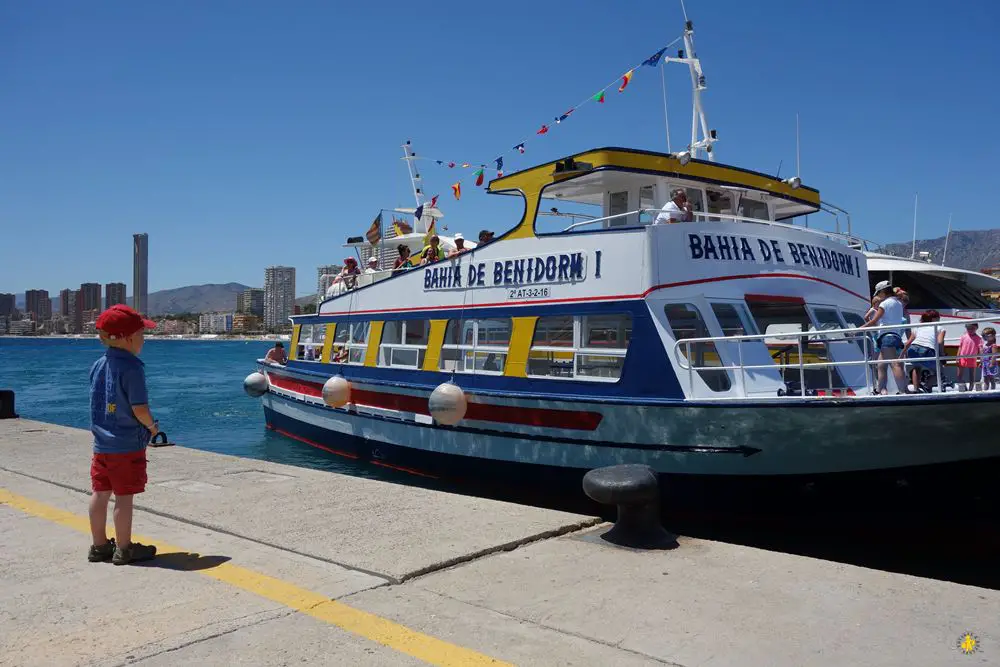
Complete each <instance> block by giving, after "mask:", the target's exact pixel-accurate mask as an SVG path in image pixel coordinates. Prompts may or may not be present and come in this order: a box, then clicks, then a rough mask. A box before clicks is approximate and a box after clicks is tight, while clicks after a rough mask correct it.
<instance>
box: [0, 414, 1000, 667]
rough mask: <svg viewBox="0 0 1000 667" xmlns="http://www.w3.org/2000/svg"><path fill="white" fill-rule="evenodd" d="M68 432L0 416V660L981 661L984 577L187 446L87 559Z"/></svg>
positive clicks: (986, 623)
mask: <svg viewBox="0 0 1000 667" xmlns="http://www.w3.org/2000/svg"><path fill="white" fill-rule="evenodd" d="M91 442H92V439H91V435H90V433H89V432H88V431H84V430H80V429H73V428H67V427H63V426H56V425H52V424H47V423H41V422H35V421H30V420H27V419H9V420H3V421H0V556H2V558H0V584H2V590H3V595H2V597H0V627H2V628H3V632H0V665H12V666H13V665H17V666H33V665H39V666H41V665H44V666H46V667H49V666H52V665H132V664H138V665H143V666H154V665H175V664H194V665H237V664H239V665H293V664H294V665H300V664H317V665H320V664H322V665H422V664H432V665H454V666H466V665H538V666H546V667H549V666H554V665H599V666H610V665H614V666H622V667H630V666H632V665H636V666H638V665H672V666H681V667H701V666H706V667H707V666H712V667H722V666H728V665H733V666H736V665H739V666H741V667H756V666H765V665H767V666H774V665H796V666H799V665H813V666H816V665H820V666H825V665H830V666H833V665H837V666H841V665H879V666H882V665H885V666H889V665H900V666H903V665H905V666H907V667H913V666H916V665H997V664H1000V591H996V590H992V589H986V588H977V587H973V586H967V585H961V584H956V583H950V582H946V581H938V580H932V579H923V578H919V577H914V576H909V575H904V574H895V573H889V572H883V571H879V570H873V569H866V568H863V567H857V566H853V565H845V564H841V563H835V562H829V561H824V560H819V559H814V558H805V557H801V556H794V555H789V554H785V553H780V552H774V551H766V550H762V549H755V548H750V547H745V546H739V545H733V544H727V543H722V542H713V541H708V540H701V539H694V538H688V537H684V536H679V537H678V542H679V546H678V547H677V548H675V549H671V550H663V551H640V550H630V549H624V548H621V547H616V546H614V545H611V544H608V543H606V542H604V541H602V540H601V538H600V535H601V534H602V533H603V532H605V531H607V530H608V528H609V524H607V523H604V522H602V521H601V519H599V518H596V517H590V516H581V515H577V514H570V513H565V512H557V511H553V510H549V509H540V508H535V507H529V506H524V505H518V504H513V503H506V502H500V501H496V500H488V499H482V498H477V497H472V496H466V495H458V494H453V493H445V492H441V491H436V490H430V489H427V488H421V487H418V486H408V485H404V484H394V483H390V482H384V481H376V480H373V479H367V478H362V477H353V476H348V475H339V474H333V473H329V472H323V471H317V470H310V469H304V468H297V467H292V466H287V465H280V464H275V463H269V462H265V461H259V460H252V459H243V458H238V457H232V456H225V455H220V454H215V453H209V452H204V451H199V450H197V449H192V448H188V447H165V448H156V449H150V450H149V452H148V460H149V463H148V470H149V484H148V486H147V491H146V493H143V494H141V495H139V496H137V497H136V515H135V520H134V527H133V531H134V533H135V537H134V539H136V540H137V541H140V542H143V543H152V544H155V545H156V546H157V547H158V551H159V555H158V557H157V558H156V560H154V561H151V562H149V563H143V564H135V565H129V566H125V567H115V566H113V565H111V564H110V563H89V562H87V559H86V551H87V547H88V546H89V543H90V537H89V528H88V525H89V524H88V520H87V502H88V497H89V493H90V478H89V465H90V456H91ZM109 530H110V526H109ZM997 567H1000V562H998V563H997Z"/></svg>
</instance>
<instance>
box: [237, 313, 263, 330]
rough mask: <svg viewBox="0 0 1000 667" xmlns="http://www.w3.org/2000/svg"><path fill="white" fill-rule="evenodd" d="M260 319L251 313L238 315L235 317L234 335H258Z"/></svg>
mask: <svg viewBox="0 0 1000 667" xmlns="http://www.w3.org/2000/svg"><path fill="white" fill-rule="evenodd" d="M260 327H261V322H260V317H259V316H257V315H251V314H250V313H237V314H236V315H233V333H242V334H246V333H256V332H258V331H260Z"/></svg>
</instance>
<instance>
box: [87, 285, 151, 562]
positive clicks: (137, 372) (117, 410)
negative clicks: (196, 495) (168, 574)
mask: <svg viewBox="0 0 1000 667" xmlns="http://www.w3.org/2000/svg"><path fill="white" fill-rule="evenodd" d="M96 326H97V331H98V334H99V335H100V338H101V342H102V343H103V344H105V345H107V347H108V349H107V351H106V352H105V353H104V356H103V357H101V358H100V359H98V360H97V361H96V362H95V363H94V365H93V367H92V368H91V369H90V430H91V432H92V433H93V434H94V458H93V461H92V462H91V464H90V479H91V484H92V487H93V489H94V494H93V495H92V496H91V498H90V532H91V536H92V537H93V540H94V541H93V544H92V545H91V547H90V552H89V553H88V554H87V560H89V561H90V562H92V563H96V562H100V561H107V560H109V559H110V560H111V562H112V563H114V564H115V565H126V564H128V563H130V562H132V561H142V560H149V559H151V558H153V557H154V556H156V547H153V546H147V545H144V544H139V543H138V542H133V541H132V497H133V495H134V494H136V493H142V492H143V491H145V490H146V445H148V444H149V441H150V439H151V438H152V437H153V436H155V435H156V432H157V428H156V422H155V421H154V420H153V417H152V415H150V413H149V399H148V397H147V395H146V374H145V371H143V363H142V362H141V361H139V357H138V354H139V351H140V350H142V344H143V340H144V338H143V333H144V330H145V329H152V328H153V327H155V326H156V323H155V322H151V321H150V320H147V319H144V318H143V317H142V315H140V314H139V313H137V312H135V311H134V310H132V309H131V308H129V307H128V306H124V305H117V306H112V307H111V308H108V309H107V310H105V311H104V312H103V313H101V315H100V317H98V318H97V322H96ZM112 493H114V494H115V516H114V521H115V536H116V538H117V540H118V542H117V544H116V543H115V540H114V539H111V540H109V539H108V534H107V530H106V528H107V523H108V500H110V499H111V494H112Z"/></svg>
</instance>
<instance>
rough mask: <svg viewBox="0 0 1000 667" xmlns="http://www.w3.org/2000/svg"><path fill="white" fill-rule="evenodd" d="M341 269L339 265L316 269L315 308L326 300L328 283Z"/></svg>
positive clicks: (328, 265)
mask: <svg viewBox="0 0 1000 667" xmlns="http://www.w3.org/2000/svg"><path fill="white" fill-rule="evenodd" d="M341 268H343V267H341V266H340V265H339V264H327V265H325V266H317V267H316V306H317V307H319V304H320V303H321V302H322V301H323V299H324V298H326V288H327V287H329V286H330V281H331V280H333V278H334V276H336V275H337V274H338V273H340V270H341Z"/></svg>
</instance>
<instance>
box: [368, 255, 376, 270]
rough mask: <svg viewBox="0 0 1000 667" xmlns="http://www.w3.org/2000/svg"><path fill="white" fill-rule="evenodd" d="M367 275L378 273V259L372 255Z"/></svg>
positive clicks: (369, 259)
mask: <svg viewBox="0 0 1000 667" xmlns="http://www.w3.org/2000/svg"><path fill="white" fill-rule="evenodd" d="M365 273H378V257H376V256H375V255H372V256H371V257H369V258H368V268H367V269H365Z"/></svg>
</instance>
